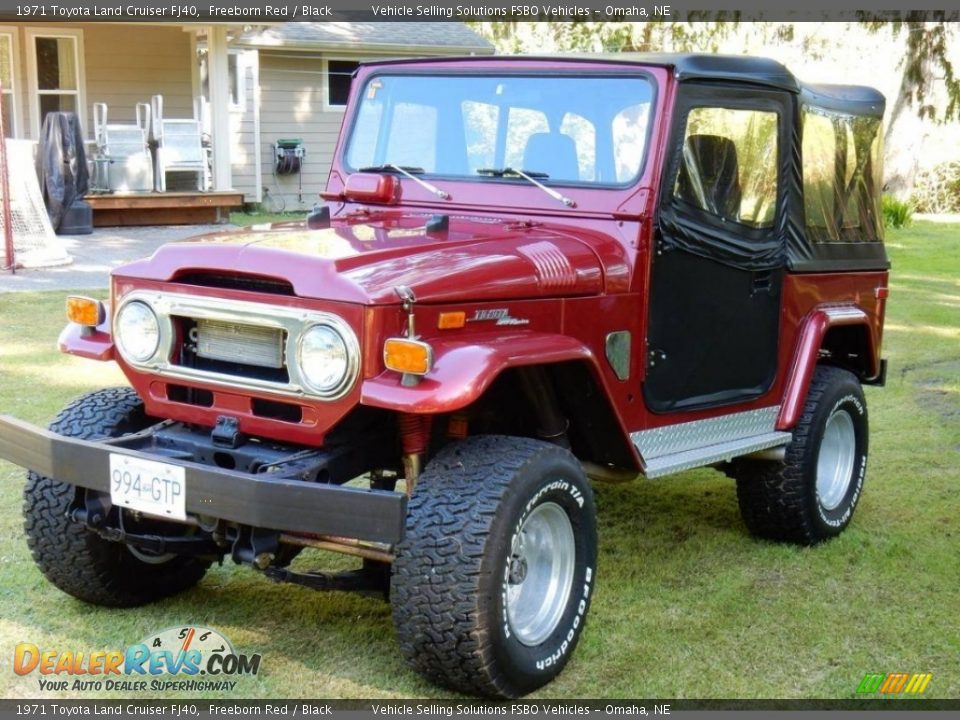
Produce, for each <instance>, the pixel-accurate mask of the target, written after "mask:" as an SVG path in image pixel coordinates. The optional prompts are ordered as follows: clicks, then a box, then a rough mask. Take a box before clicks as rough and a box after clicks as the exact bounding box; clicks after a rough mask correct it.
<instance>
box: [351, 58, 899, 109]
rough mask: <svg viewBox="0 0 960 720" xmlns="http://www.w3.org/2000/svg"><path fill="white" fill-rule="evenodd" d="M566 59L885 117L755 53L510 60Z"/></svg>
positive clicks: (861, 95)
mask: <svg viewBox="0 0 960 720" xmlns="http://www.w3.org/2000/svg"><path fill="white" fill-rule="evenodd" d="M504 57H505V56H502V55H500V56H497V55H481V56H477V55H471V56H468V57H448V58H443V59H442V60H440V58H416V59H396V60H378V61H374V62H370V63H364V65H415V64H421V63H436V62H437V61H438V60H440V61H441V62H442V61H444V60H454V61H457V62H463V61H466V60H470V61H476V62H491V61H497V60H502V59H504ZM524 61H553V62H555V61H560V62H564V63H571V64H576V63H583V62H589V63H598V62H600V63H610V64H614V65H657V66H659V67H667V68H672V69H673V72H674V74H675V75H676V77H677V79H678V80H680V81H681V82H683V81H685V80H720V81H724V80H726V81H731V82H743V83H752V84H754V85H765V86H767V87H774V88H778V89H780V90H787V91H789V92H792V93H798V94H800V95H801V99H802V101H803V102H804V103H806V104H808V105H814V106H817V107H822V108H824V109H827V110H834V111H837V112H843V113H849V114H852V115H873V116H877V117H882V116H883V108H884V97H883V95H881V94H880V93H879V92H877V91H876V90H874V89H873V88H870V87H862V86H859V85H813V84H807V83H801V82H800V81H799V80H797V78H796V77H794V75H793V73H791V72H790V71H789V70H787V68H786V67H785V66H784V65H783V64H781V63H779V62H777V61H776V60H771V59H770V58H764V57H753V56H750V55H715V54H706V53H616V54H603V55H590V54H583V55H573V56H569V55H546V56H537V55H523V56H519V57H510V58H509V62H524Z"/></svg>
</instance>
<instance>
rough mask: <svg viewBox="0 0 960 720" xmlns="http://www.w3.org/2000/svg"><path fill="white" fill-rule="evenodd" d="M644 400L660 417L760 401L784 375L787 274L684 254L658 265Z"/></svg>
mask: <svg viewBox="0 0 960 720" xmlns="http://www.w3.org/2000/svg"><path fill="white" fill-rule="evenodd" d="M653 275H654V282H653V285H652V288H651V293H650V324H649V333H648V356H647V379H646V383H645V385H644V396H645V398H646V402H647V406H648V407H649V408H650V409H651V410H654V411H656V412H668V411H670V410H682V409H692V408H696V407H706V406H711V405H721V404H726V403H731V402H737V401H743V400H746V399H749V398H753V397H757V396H759V395H761V394H763V393H764V392H766V390H768V389H769V388H770V385H771V383H772V382H773V379H774V375H775V373H776V367H777V343H776V338H777V336H778V334H779V324H780V295H781V287H782V279H783V271H782V270H780V269H775V270H764V271H751V270H742V269H740V268H735V267H732V266H730V265H725V264H723V263H719V262H717V261H716V260H711V259H709V258H705V257H701V256H699V255H694V254H693V253H688V252H685V251H683V250H669V251H666V252H664V253H663V254H661V255H659V256H657V258H656V260H655V261H654V270H653Z"/></svg>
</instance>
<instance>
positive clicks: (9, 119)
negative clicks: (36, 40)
mask: <svg viewBox="0 0 960 720" xmlns="http://www.w3.org/2000/svg"><path fill="white" fill-rule="evenodd" d="M0 83H3V94H2V96H0V112H2V113H3V132H4V135H6V137H13V136H14V131H15V130H16V128H15V127H14V118H15V117H16V112H15V110H16V106H15V104H14V103H16V94H15V89H16V88H15V87H14V77H13V35H11V34H9V33H0Z"/></svg>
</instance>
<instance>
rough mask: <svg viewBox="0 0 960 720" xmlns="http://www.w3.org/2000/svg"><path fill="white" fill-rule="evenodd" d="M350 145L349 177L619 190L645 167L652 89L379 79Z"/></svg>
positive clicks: (606, 80)
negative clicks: (369, 173)
mask: <svg viewBox="0 0 960 720" xmlns="http://www.w3.org/2000/svg"><path fill="white" fill-rule="evenodd" d="M359 97H360V107H359V109H358V110H357V112H356V115H355V118H354V121H353V127H352V128H351V133H350V138H349V139H348V141H347V145H346V148H347V149H346V155H345V160H346V165H347V166H348V168H349V169H351V170H360V169H361V168H367V167H382V166H385V165H393V166H399V167H403V168H407V169H410V168H413V169H415V170H417V171H422V173H424V174H429V175H437V176H445V177H470V178H478V179H483V180H486V181H490V182H503V181H504V179H506V180H508V181H513V182H516V181H517V177H516V175H513V174H511V173H509V172H507V173H504V172H503V170H504V169H511V168H513V169H519V170H521V171H523V172H525V173H528V174H531V175H535V177H536V178H537V179H538V180H541V181H543V182H544V183H546V184H554V183H577V184H596V185H622V184H625V183H629V182H631V181H632V180H634V179H635V178H636V177H637V175H638V174H639V172H640V168H641V167H642V165H643V156H644V153H645V151H646V143H647V125H648V122H649V119H650V106H651V103H652V98H653V88H652V87H651V84H650V82H649V81H648V80H647V79H645V78H643V77H636V76H619V77H597V76H579V77H564V76H556V75H547V76H539V77H529V76H517V75H501V76H476V75H456V76H452V75H439V76H438V75H376V76H373V77H371V78H370V79H369V80H368V81H367V83H366V84H365V85H364V87H363V88H362V90H361V92H360V94H359Z"/></svg>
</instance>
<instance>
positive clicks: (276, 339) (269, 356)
mask: <svg viewBox="0 0 960 720" xmlns="http://www.w3.org/2000/svg"><path fill="white" fill-rule="evenodd" d="M194 328H195V329H194V331H193V333H192V335H193V338H192V339H193V340H194V341H195V343H196V350H197V356H198V357H202V358H207V359H209V360H226V361H231V362H242V363H243V364H245V365H259V366H261V367H268V368H280V367H283V345H284V343H285V342H286V338H285V337H284V335H285V333H284V332H283V330H281V329H280V328H270V327H259V326H257V325H241V324H239V323H232V322H224V321H222V320H203V319H201V320H197V324H196V325H195V326H194Z"/></svg>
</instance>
